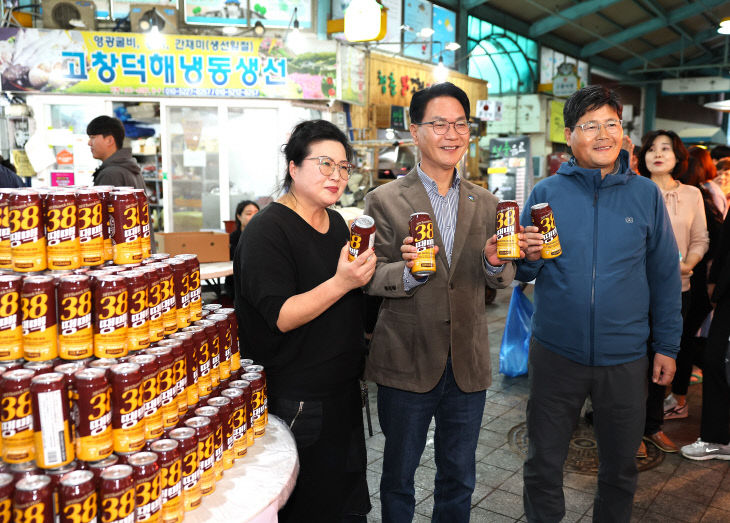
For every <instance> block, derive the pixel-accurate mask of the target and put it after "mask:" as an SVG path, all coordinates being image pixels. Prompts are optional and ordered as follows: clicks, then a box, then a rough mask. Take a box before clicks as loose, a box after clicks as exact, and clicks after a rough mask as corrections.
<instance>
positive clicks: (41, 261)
mask: <svg viewBox="0 0 730 523" xmlns="http://www.w3.org/2000/svg"><path fill="white" fill-rule="evenodd" d="M8 217H9V218H8V223H9V224H10V253H11V256H12V260H13V270H14V271H16V272H38V271H43V270H45V269H46V267H47V264H46V234H45V228H44V226H43V202H42V201H41V195H40V194H39V193H38V191H34V190H33V189H18V190H16V191H15V192H13V193H12V194H11V195H10V201H9V203H8Z"/></svg>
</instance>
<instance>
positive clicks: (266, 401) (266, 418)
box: [242, 365, 269, 425]
mask: <svg viewBox="0 0 730 523" xmlns="http://www.w3.org/2000/svg"><path fill="white" fill-rule="evenodd" d="M249 372H254V373H258V374H261V377H262V378H263V379H264V424H266V425H268V424H269V389H268V387H267V386H266V371H265V370H264V367H263V365H246V366H245V367H244V368H243V373H242V375H243V374H246V373H249ZM243 379H244V380H245V379H246V378H243Z"/></svg>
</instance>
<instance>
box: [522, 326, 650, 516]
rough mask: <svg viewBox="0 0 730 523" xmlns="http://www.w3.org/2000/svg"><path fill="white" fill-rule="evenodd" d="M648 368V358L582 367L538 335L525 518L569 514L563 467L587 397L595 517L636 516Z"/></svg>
mask: <svg viewBox="0 0 730 523" xmlns="http://www.w3.org/2000/svg"><path fill="white" fill-rule="evenodd" d="M647 366H648V363H647V359H646V358H645V357H642V358H640V359H638V360H636V361H633V362H630V363H626V364H623V365H613V366H607V367H589V366H585V365H580V364H578V363H575V362H574V361H571V360H569V359H567V358H564V357H563V356H559V355H558V354H555V353H553V352H551V351H549V350H548V349H546V348H545V347H543V346H542V345H541V344H540V343H539V342H537V341H535V340H534V338H533V340H532V342H531V344H530V362H529V376H530V399H529V401H528V403H527V435H528V438H529V447H528V454H527V461H525V466H524V494H523V495H524V502H525V513H526V516H527V521H530V522H541V523H542V522H545V523H548V522H549V523H552V522H556V523H557V522H559V521H561V520H562V519H563V517H564V516H565V498H564V496H563V464H564V463H565V458H566V457H567V454H568V446H569V444H570V438H571V435H572V434H573V431H574V430H575V427H576V424H577V422H578V417H579V415H580V410H581V407H582V406H583V402H584V400H585V398H586V397H588V396H590V397H591V400H592V403H593V423H594V431H595V434H596V441H597V443H598V453H599V459H600V466H599V471H598V491H597V492H596V496H595V503H594V506H593V521H594V522H601V523H604V522H605V523H621V522H628V521H629V520H630V519H631V508H632V505H633V499H634V492H635V491H636V483H637V479H638V471H637V469H636V462H635V456H636V450H637V449H638V447H639V443H640V442H641V436H642V434H643V432H644V418H645V409H646V390H647Z"/></svg>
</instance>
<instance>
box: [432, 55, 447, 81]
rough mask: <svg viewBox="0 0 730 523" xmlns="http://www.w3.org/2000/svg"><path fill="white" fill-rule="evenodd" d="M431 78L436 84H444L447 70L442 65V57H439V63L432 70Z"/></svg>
mask: <svg viewBox="0 0 730 523" xmlns="http://www.w3.org/2000/svg"><path fill="white" fill-rule="evenodd" d="M433 77H434V79H435V80H436V83H441V82H445V81H446V79H447V78H448V77H449V70H448V69H447V68H446V66H445V65H444V57H443V56H439V63H438V65H437V66H436V67H435V68H434V70H433Z"/></svg>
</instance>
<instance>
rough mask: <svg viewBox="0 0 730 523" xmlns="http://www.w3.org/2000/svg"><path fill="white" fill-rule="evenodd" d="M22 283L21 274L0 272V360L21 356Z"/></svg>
mask: <svg viewBox="0 0 730 523" xmlns="http://www.w3.org/2000/svg"><path fill="white" fill-rule="evenodd" d="M0 194H2V193H0ZM22 285H23V282H22V276H20V275H17V274H0V361H9V360H17V359H18V358H22V357H23V311H22V310H21V307H20V292H21V288H22Z"/></svg>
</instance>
